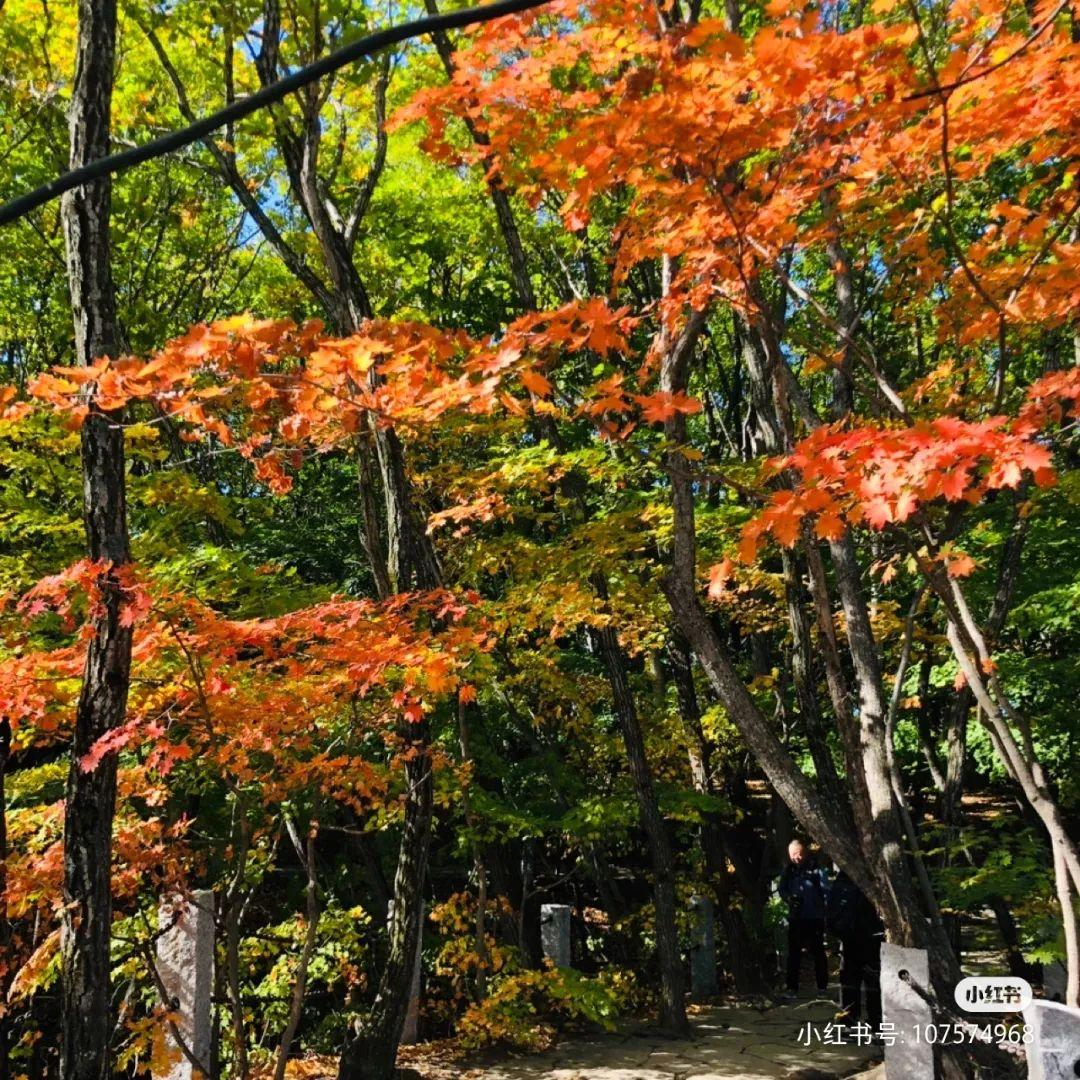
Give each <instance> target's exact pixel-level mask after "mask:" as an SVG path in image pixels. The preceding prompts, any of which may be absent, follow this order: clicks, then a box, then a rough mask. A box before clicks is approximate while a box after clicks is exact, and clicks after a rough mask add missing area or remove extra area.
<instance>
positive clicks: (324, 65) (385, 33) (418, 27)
mask: <svg viewBox="0 0 1080 1080" xmlns="http://www.w3.org/2000/svg"><path fill="white" fill-rule="evenodd" d="M548 2H549V0H496V2H495V3H493V4H485V5H484V6H483V7H477V8H466V9H465V10H463V11H450V12H444V13H442V14H439V15H426V16H424V17H423V18H422V19H414V20H413V21H412V22H407V23H401V24H400V25H399V26H391V27H388V28H387V29H385V30H379V31H377V32H376V33H374V34H369V35H368V36H367V37H362V38H359V39H358V40H356V41H354V42H352V43H350V44H349V45H344V46H342V47H341V48H340V49H338V50H337V51H336V52H332V53H329V54H328V55H326V56H324V57H322V58H321V59H319V60H316V61H315V62H314V63H311V64H308V65H307V66H306V67H302V68H300V69H299V70H298V71H294V72H293V73H292V74H291V75H287V76H286V77H285V78H283V79H279V80H278V81H277V82H275V83H271V84H270V85H269V86H264V87H263V88H262V89H261V90H257V91H256V92H255V93H254V94H249V95H248V96H247V97H244V98H240V99H239V100H238V101H234V102H232V103H231V104H229V105H226V106H225V108H223V109H219V110H218V111H217V112H214V113H211V114H210V115H209V116H204V117H203V118H202V119H200V120H196V121H195V122H194V123H192V124H188V126H187V127H185V128H181V129H180V130H179V131H173V132H170V133H169V134H168V135H162V136H161V137H160V138H158V139H154V140H152V141H151V142H148V143H145V144H144V145H143V146H135V147H132V148H131V149H130V150H124V151H122V152H120V153H118V154H109V155H108V156H107V157H103V158H98V159H97V161H91V162H90V163H89V164H87V165H83V166H82V167H81V168H78V169H72V170H71V171H70V172H66V173H62V174H61V175H60V176H58V177H57V178H56V179H55V180H50V181H49V182H48V183H47V184H42V186H41V187H38V188H35V189H34V190H33V191H30V192H27V193H26V194H25V195H20V196H19V197H18V198H15V199H12V200H11V201H10V202H7V203H4V205H3V206H0V226H3V225H8V224H10V223H11V222H13V221H17V220H18V219H19V218H21V217H23V216H24V215H26V214H28V213H29V212H30V211H31V210H34V209H36V208H37V207H39V206H43V205H44V204H45V203H47V202H49V201H50V200H52V199H55V198H56V197H57V196H58V195H63V193H64V192H65V191H70V190H71V189H72V188H76V187H80V186H81V185H83V184H87V183H90V182H91V181H92V180H97V179H99V178H101V177H102V176H108V175H109V174H110V173H118V172H123V171H124V170H125V169H130V168H131V167H132V166H134V165H141V164H142V163H143V162H144V161H151V160H152V159H153V158H156V157H161V156H162V155H163V154H170V153H172V152H173V151H174V150H180V149H182V148H183V147H185V146H189V145H190V144H191V143H193V142H198V141H199V140H200V139H203V138H205V137H206V136H207V135H209V134H210V133H211V132H212V131H216V130H217V129H218V128H221V127H224V126H225V125H226V124H228V123H230V122H232V121H236V120H242V119H243V118H244V117H245V116H250V115H251V114H252V113H253V112H257V111H258V110H259V109H262V108H265V107H266V106H267V105H270V104H272V103H273V102H275V101H280V100H281V99H282V98H283V97H285V95H286V94H291V93H292V92H293V91H294V90H300V89H301V88H302V87H305V86H307V85H309V84H310V83H313V82H315V81H317V80H318V79H321V78H322V77H323V76H324V75H329V74H330V73H331V72H333V71H337V70H338V69H339V68H343V67H345V66H347V65H348V64H352V63H355V62H356V61H357V60H360V59H362V58H363V57H366V56H373V55H374V54H375V53H377V52H379V51H381V50H382V49H385V48H387V47H388V46H390V45H396V44H398V42H401V41H407V40H408V39H409V38H414V37H421V36H422V35H424V34H433V33H437V32H439V31H442V30H453V29H455V28H457V27H461V26H472V25H473V24H474V23H481V22H489V21H490V20H492V19H497V18H499V17H500V16H502V15H513V14H515V13H517V12H519V11H528V10H529V9H530V8H536V7H541V6H542V5H544V4H546V3H548Z"/></svg>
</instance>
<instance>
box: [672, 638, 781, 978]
mask: <svg viewBox="0 0 1080 1080" xmlns="http://www.w3.org/2000/svg"><path fill="white" fill-rule="evenodd" d="M668 657H669V659H670V662H671V670H672V681H673V682H674V683H675V693H676V696H677V698H678V703H679V717H680V719H681V720H682V723H683V729H684V730H685V732H686V738H687V747H688V754H689V758H690V775H691V777H692V779H693V784H694V790H695V791H698V792H700V793H702V794H703V795H716V794H717V792H716V785H715V784H714V783H713V779H712V775H711V768H710V762H709V758H710V749H711V748H710V746H709V744H708V741H707V740H706V738H705V734H704V732H703V731H702V729H701V709H700V707H699V705H698V698H697V691H696V690H695V688H694V675H693V669H692V668H691V656H690V649H689V647H688V646H687V644H686V641H685V640H684V639H683V638H682V636H681V635H680V634H679V633H678V632H677V631H675V632H673V634H672V638H671V642H670V644H669V647H668ZM701 853H702V856H703V857H704V860H705V872H706V873H707V874H708V876H709V880H710V881H711V882H712V884H713V889H714V890H715V892H716V910H717V915H718V917H719V919H720V924H721V926H722V928H723V931H724V940H725V943H726V945H727V950H728V962H729V964H730V966H731V977H732V979H733V981H734V983H735V989H736V990H737V991H738V992H739V993H740V994H760V993H763V992H764V991H765V988H766V987H765V981H764V979H763V978H762V965H761V960H760V944H761V943H760V942H758V943H757V946H758V947H755V942H754V941H752V940H751V936H750V934H749V933H748V932H747V926H746V923H745V922H744V921H743V917H742V913H741V912H740V911H739V909H738V908H737V907H736V906H735V905H734V904H733V903H732V899H733V897H732V889H731V883H730V880H729V875H728V870H727V856H726V854H725V844H724V824H723V822H722V821H721V820H720V818H719V815H717V814H714V813H706V814H703V815H702V821H701Z"/></svg>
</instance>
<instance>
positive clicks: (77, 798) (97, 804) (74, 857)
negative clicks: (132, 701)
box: [60, 0, 132, 1080]
mask: <svg viewBox="0 0 1080 1080" xmlns="http://www.w3.org/2000/svg"><path fill="white" fill-rule="evenodd" d="M115 48H116V5H115V2H114V0H80V3H79V31H78V44H77V51H76V66H75V80H74V85H73V91H72V101H71V113H70V130H71V167H72V168H78V167H80V166H82V165H85V164H86V163H87V162H89V161H93V160H94V159H96V158H100V157H104V156H105V155H106V154H107V153H108V151H109V110H110V105H111V100H112V86H113V62H114V56H115ZM110 200H111V183H110V180H109V178H108V177H104V178H102V179H100V180H96V181H94V182H93V183H90V184H86V185H84V186H83V187H81V188H76V189H75V190H74V191H71V192H68V193H67V194H66V195H65V196H64V199H63V202H62V204H61V218H62V221H63V227H64V239H65V242H66V249H67V271H68V285H69V288H70V292H71V307H72V314H73V317H74V323H75V354H76V358H77V360H78V362H79V363H80V364H81V365H84V366H85V365H90V364H92V363H93V362H94V361H95V360H97V359H98V358H99V357H101V356H112V357H117V356H118V355H119V353H120V351H121V349H120V335H119V332H118V329H117V322H116V308H115V295H114V289H113V281H112V274H111V269H110V253H109V209H110ZM88 404H89V408H90V412H89V415H88V416H87V418H86V420H85V422H84V424H83V428H82V462H83V514H84V521H85V526H86V541H87V553H88V555H89V557H90V558H91V559H92V560H94V561H97V562H100V563H101V564H102V565H103V570H102V572H101V576H100V579H99V585H100V588H101V593H102V602H101V607H100V614H98V615H97V616H96V617H95V618H94V623H93V637H91V639H90V642H89V645H88V647H87V653H86V666H85V669H84V673H83V682H82V689H81V692H80V695H79V702H78V706H77V708H76V714H75V734H74V739H73V743H72V751H71V766H70V770H69V773H68V781H67V794H66V799H65V813H64V909H63V921H62V932H61V991H60V998H61V1043H60V1063H61V1072H62V1073H63V1075H64V1077H65V1080H103V1078H104V1077H106V1076H108V1075H109V1072H110V1061H109V1037H110V1033H111V1031H112V1028H113V1024H112V1016H111V1010H110V1003H109V986H110V980H109V968H110V965H109V938H110V932H111V928H112V894H111V887H110V885H111V875H110V867H111V856H112V823H113V813H114V809H115V803H116V767H117V763H116V755H115V753H110V754H106V755H105V756H104V757H103V758H102V759H101V761H100V762H99V764H98V765H97V766H96V767H95V768H94V769H92V770H89V771H87V770H84V769H83V767H82V764H81V762H82V759H83V758H84V757H85V755H86V754H88V753H89V752H90V750H91V748H92V747H93V745H94V744H95V743H96V742H97V741H98V739H100V738H102V736H104V735H106V734H107V733H108V732H109V731H111V730H112V729H113V728H115V727H117V726H119V725H120V724H121V723H122V722H123V719H124V713H125V710H126V707H127V693H128V681H129V677H130V670H131V638H132V632H131V627H130V626H125V625H124V624H123V621H122V619H121V609H122V607H123V592H122V588H121V583H120V580H119V578H118V575H117V571H118V570H119V569H120V568H122V567H123V566H124V565H125V564H126V563H127V562H128V561H129V556H128V538H127V519H126V508H125V490H124V437H123V431H122V429H121V428H120V426H119V423H118V421H119V418H118V417H117V416H114V415H110V414H106V413H102V412H101V411H100V410H98V409H96V408H95V406H94V404H93V400H92V391H91V398H90V400H89V402H88Z"/></svg>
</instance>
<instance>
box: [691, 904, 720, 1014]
mask: <svg viewBox="0 0 1080 1080" xmlns="http://www.w3.org/2000/svg"><path fill="white" fill-rule="evenodd" d="M690 908H691V911H692V912H693V916H694V921H693V937H692V938H691V944H690V993H691V994H692V995H693V996H694V997H695V998H708V997H713V996H714V995H715V994H716V991H717V989H718V988H717V984H716V929H715V925H714V923H713V905H712V901H711V900H710V899H708V897H705V896H693V897H691V898H690Z"/></svg>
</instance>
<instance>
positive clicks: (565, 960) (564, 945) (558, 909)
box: [540, 904, 570, 967]
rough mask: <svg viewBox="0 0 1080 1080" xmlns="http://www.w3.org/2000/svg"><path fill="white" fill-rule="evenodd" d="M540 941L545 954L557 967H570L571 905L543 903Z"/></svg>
mask: <svg viewBox="0 0 1080 1080" xmlns="http://www.w3.org/2000/svg"><path fill="white" fill-rule="evenodd" d="M540 942H541V944H542V945H543V949H544V956H545V957H547V959H548V960H550V961H551V962H552V963H553V964H554V965H555V966H556V967H570V907H569V905H568V904H543V905H542V906H541V908H540Z"/></svg>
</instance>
